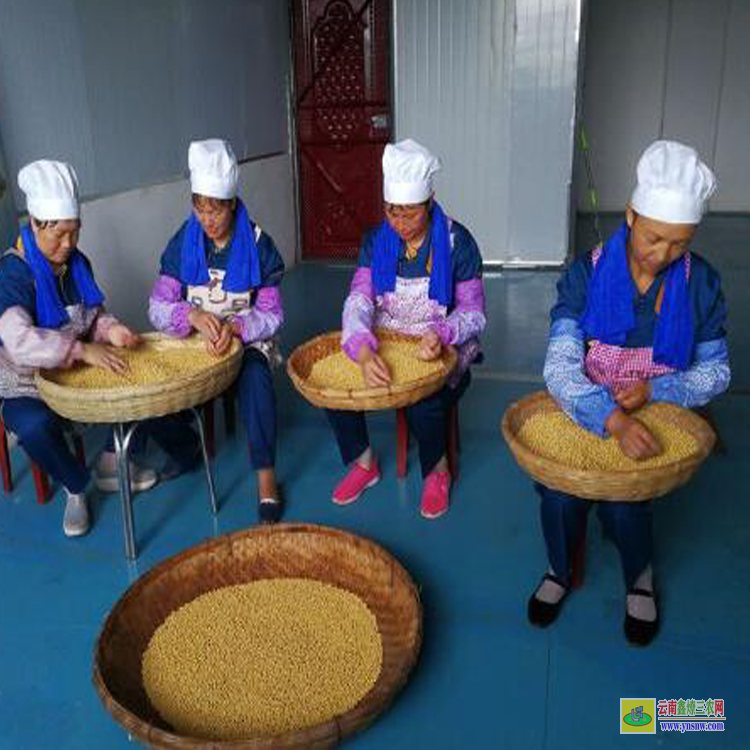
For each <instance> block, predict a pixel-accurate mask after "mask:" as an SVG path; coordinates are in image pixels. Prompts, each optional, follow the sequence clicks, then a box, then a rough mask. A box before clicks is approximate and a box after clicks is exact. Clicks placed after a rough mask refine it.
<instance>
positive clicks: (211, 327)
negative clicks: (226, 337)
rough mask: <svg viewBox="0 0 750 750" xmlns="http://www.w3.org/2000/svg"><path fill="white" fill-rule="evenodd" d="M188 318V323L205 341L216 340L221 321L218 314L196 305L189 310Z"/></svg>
mask: <svg viewBox="0 0 750 750" xmlns="http://www.w3.org/2000/svg"><path fill="white" fill-rule="evenodd" d="M188 320H189V321H190V325H191V326H193V328H195V330H196V331H198V333H200V335H201V336H203V339H204V340H205V341H206V343H209V342H210V343H212V344H214V343H216V340H217V339H218V338H219V336H220V335H221V329H222V326H223V322H222V320H221V318H220V317H219V316H218V315H214V314H213V313H210V312H206V311H205V310H201V309H200V308H198V307H196V308H193V309H192V310H191V311H190V314H189V315H188ZM209 351H210V349H209Z"/></svg>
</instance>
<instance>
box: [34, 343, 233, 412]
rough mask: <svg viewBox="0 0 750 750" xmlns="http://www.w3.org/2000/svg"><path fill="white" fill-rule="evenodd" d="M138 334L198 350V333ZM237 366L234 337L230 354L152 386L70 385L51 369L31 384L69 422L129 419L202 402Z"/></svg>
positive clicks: (228, 379) (223, 387) (215, 392)
mask: <svg viewBox="0 0 750 750" xmlns="http://www.w3.org/2000/svg"><path fill="white" fill-rule="evenodd" d="M143 338H144V339H146V340H147V341H149V342H152V343H153V345H154V346H155V347H156V348H162V349H174V348H183V349H186V350H187V351H190V350H191V349H202V348H203V347H205V343H204V342H203V340H202V339H200V338H199V337H197V336H192V337H190V338H189V339H175V338H171V337H170V336H167V335H166V334H162V333H145V334H143ZM241 365H242V345H241V344H240V342H239V341H238V340H237V339H236V338H235V339H233V340H232V346H231V348H230V350H229V353H228V354H227V355H225V356H224V357H221V358H219V359H217V360H216V363H215V364H212V365H210V366H209V367H206V368H205V369H203V370H201V371H200V372H194V373H191V374H190V375H186V376H184V377H178V378H174V379H173V380H169V381H165V382H163V383H154V384H151V385H142V386H137V385H127V386H123V387H122V388H72V387H70V386H65V385H60V384H58V383H56V382H55V380H54V377H55V375H54V372H55V371H54V370H53V371H45V370H40V371H39V372H37V374H36V386H37V388H38V389H39V394H40V396H41V397H42V398H43V399H44V401H45V402H46V404H47V405H48V406H49V407H50V409H52V410H53V411H56V412H57V413H58V414H60V415H62V416H63V417H66V418H67V419H71V420H73V421H74V422H105V423H107V424H113V423H115V422H131V421H135V420H140V419H149V418H151V417H162V416H164V415H165V414H174V413H175V412H178V411H182V409H189V408H190V407H192V406H197V405H198V404H203V403H206V401H210V400H211V399H212V398H214V397H215V396H218V395H219V394H220V393H222V392H223V391H225V390H226V389H227V388H228V387H229V386H230V385H231V384H232V382H233V381H234V379H235V378H236V377H237V373H238V372H239V370H240V366H241Z"/></svg>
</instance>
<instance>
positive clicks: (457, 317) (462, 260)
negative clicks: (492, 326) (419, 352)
mask: <svg viewBox="0 0 750 750" xmlns="http://www.w3.org/2000/svg"><path fill="white" fill-rule="evenodd" d="M451 234H452V239H453V249H452V254H451V263H452V265H453V279H454V289H453V309H452V310H451V312H450V313H449V315H448V316H447V317H446V319H445V320H441V321H440V322H439V323H436V324H435V326H434V328H433V330H434V331H435V332H436V333H437V335H438V336H439V337H440V340H441V341H442V342H443V344H453V345H455V346H458V345H460V344H463V343H465V342H466V341H468V340H469V339H472V338H476V337H477V336H479V334H481V333H482V331H483V330H484V329H485V326H486V325H487V317H486V313H485V302H484V285H483V283H482V256H481V254H480V252H479V247H477V243H476V242H475V240H474V238H473V237H472V236H471V234H470V232H469V231H468V230H467V229H466V228H465V227H464V226H462V225H461V224H459V223H458V222H453V225H452V227H451Z"/></svg>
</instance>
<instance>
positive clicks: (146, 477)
mask: <svg viewBox="0 0 750 750" xmlns="http://www.w3.org/2000/svg"><path fill="white" fill-rule="evenodd" d="M158 481H159V475H158V474H157V473H156V472H155V471H154V470H153V469H147V468H146V467H143V466H138V464H136V463H135V462H134V461H130V491H131V492H144V491H145V490H150V489H151V488H152V487H153V486H154V485H155V484H156V483H157V482H158ZM94 483H95V484H96V487H97V489H98V490H100V491H101V492H117V491H118V490H119V489H120V481H119V479H118V476H117V460H116V457H115V454H114V453H110V452H109V451H103V452H102V453H101V454H100V455H99V458H98V459H97V461H96V466H95V467H94Z"/></svg>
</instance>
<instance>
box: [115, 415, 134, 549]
mask: <svg viewBox="0 0 750 750" xmlns="http://www.w3.org/2000/svg"><path fill="white" fill-rule="evenodd" d="M137 427H138V424H137V423H136V424H134V425H131V426H130V427H129V428H128V429H127V430H126V429H125V426H124V425H123V424H122V422H118V423H117V424H115V425H114V438H115V456H116V459H117V477H118V481H119V484H120V501H121V504H122V528H123V532H124V534H125V557H126V558H127V559H128V560H135V559H136V557H137V556H138V554H137V552H136V548H135V524H134V523H133V501H132V498H131V494H130V461H129V458H128V454H129V451H130V441H131V439H132V438H133V434H134V433H135V430H136V428H137Z"/></svg>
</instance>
